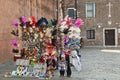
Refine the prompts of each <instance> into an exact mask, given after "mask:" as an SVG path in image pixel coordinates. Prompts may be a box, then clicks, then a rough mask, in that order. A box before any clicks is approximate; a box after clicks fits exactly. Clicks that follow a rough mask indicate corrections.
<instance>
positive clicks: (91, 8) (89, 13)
mask: <svg viewBox="0 0 120 80" xmlns="http://www.w3.org/2000/svg"><path fill="white" fill-rule="evenodd" d="M86 17H87V18H92V17H95V3H86Z"/></svg>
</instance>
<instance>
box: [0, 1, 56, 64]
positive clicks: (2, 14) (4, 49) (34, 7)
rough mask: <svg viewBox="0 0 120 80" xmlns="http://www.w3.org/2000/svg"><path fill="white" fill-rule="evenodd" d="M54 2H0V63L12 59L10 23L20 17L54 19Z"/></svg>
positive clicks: (11, 27) (12, 37)
mask: <svg viewBox="0 0 120 80" xmlns="http://www.w3.org/2000/svg"><path fill="white" fill-rule="evenodd" d="M55 11H56V3H55V0H49V1H48V0H0V45H1V48H0V63H2V62H5V61H8V60H10V59H12V58H13V53H12V51H11V50H12V48H13V47H12V46H11V44H10V42H11V40H12V39H15V38H16V37H14V36H13V35H11V34H10V32H11V31H12V29H13V28H14V27H13V26H12V25H11V23H12V21H14V20H17V19H18V18H19V17H21V16H22V15H24V16H26V17H28V18H29V17H31V16H35V17H36V18H37V19H39V18H41V17H46V18H47V19H52V18H56V12H55Z"/></svg>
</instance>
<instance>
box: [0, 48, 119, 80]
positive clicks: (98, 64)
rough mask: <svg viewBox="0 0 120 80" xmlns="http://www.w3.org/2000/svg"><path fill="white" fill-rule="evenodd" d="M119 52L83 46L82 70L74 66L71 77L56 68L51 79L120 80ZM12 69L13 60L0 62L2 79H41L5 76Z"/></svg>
mask: <svg viewBox="0 0 120 80" xmlns="http://www.w3.org/2000/svg"><path fill="white" fill-rule="evenodd" d="M105 50H106V51H105ZM111 50H113V51H111ZM114 50H117V51H116V52H115V51H114ZM109 51H111V52H109ZM119 52H120V48H83V49H81V53H80V54H81V56H82V58H81V62H82V70H81V71H80V72H78V71H76V70H75V69H74V68H73V67H72V76H71V77H70V78H68V77H66V76H65V77H60V76H59V72H58V71H57V70H56V71H55V75H54V77H53V78H52V79H51V80H120V53H119ZM12 70H16V66H15V65H14V62H13V61H9V62H6V63H4V64H0V80H40V79H38V78H4V77H3V75H4V73H5V72H6V71H12Z"/></svg>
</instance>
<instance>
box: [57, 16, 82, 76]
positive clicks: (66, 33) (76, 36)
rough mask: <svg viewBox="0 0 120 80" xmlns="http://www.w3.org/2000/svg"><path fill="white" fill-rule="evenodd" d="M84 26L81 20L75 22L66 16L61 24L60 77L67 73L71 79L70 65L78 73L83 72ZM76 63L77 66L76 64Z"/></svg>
mask: <svg viewBox="0 0 120 80" xmlns="http://www.w3.org/2000/svg"><path fill="white" fill-rule="evenodd" d="M82 24H83V21H82V20H81V19H77V20H76V21H74V22H73V20H72V19H71V18H70V17H69V16H66V17H65V18H64V19H63V20H61V22H60V26H59V30H60V32H61V36H60V38H61V49H60V58H59V62H58V63H59V64H58V69H59V71H60V76H64V75H65V72H66V73H67V76H68V77H70V76H71V74H72V71H71V67H70V64H72V65H73V66H74V67H75V69H76V70H77V71H80V70H81V63H80V57H79V56H80V55H79V50H80V39H81V37H80V32H81V31H80V26H81V25H82ZM74 63H76V64H74Z"/></svg>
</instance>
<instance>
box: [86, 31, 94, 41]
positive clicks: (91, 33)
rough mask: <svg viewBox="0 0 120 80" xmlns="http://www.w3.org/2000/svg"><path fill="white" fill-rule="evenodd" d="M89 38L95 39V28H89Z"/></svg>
mask: <svg viewBox="0 0 120 80" xmlns="http://www.w3.org/2000/svg"><path fill="white" fill-rule="evenodd" d="M87 39H95V30H92V29H91V30H87Z"/></svg>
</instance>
